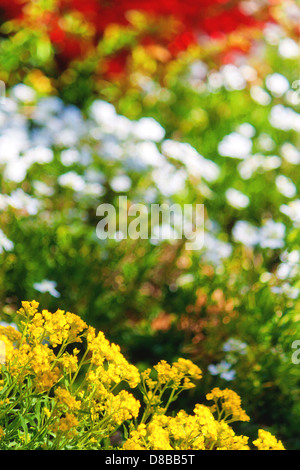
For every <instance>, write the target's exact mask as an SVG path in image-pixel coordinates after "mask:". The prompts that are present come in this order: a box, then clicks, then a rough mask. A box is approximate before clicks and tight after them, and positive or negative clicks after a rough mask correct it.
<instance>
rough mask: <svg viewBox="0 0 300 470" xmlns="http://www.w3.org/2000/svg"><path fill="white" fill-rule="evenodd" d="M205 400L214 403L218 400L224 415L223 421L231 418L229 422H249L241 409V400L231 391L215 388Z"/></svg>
mask: <svg viewBox="0 0 300 470" xmlns="http://www.w3.org/2000/svg"><path fill="white" fill-rule="evenodd" d="M206 398H207V400H214V401H215V403H217V402H218V401H219V400H220V402H221V408H222V410H223V412H224V414H225V416H224V419H227V418H230V417H231V420H234V421H249V420H250V418H249V416H248V415H247V414H246V412H245V411H244V410H243V409H242V408H241V398H240V397H239V395H238V394H237V393H235V392H234V391H233V390H229V389H228V388H226V389H225V390H220V389H219V388H218V387H216V388H214V389H213V390H212V391H211V392H210V393H208V394H207V395H206ZM214 409H215V407H214Z"/></svg>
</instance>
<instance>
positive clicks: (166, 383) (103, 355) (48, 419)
mask: <svg viewBox="0 0 300 470" xmlns="http://www.w3.org/2000/svg"><path fill="white" fill-rule="evenodd" d="M38 306H39V304H38V303H37V302H35V301H33V302H23V303H22V308H21V309H20V310H19V311H18V312H17V313H18V315H19V318H20V322H19V327H20V331H18V330H16V329H14V328H12V327H9V326H8V327H0V340H1V341H2V342H3V344H4V346H5V355H4V357H3V358H2V360H1V361H0V362H1V363H0V441H1V442H0V448H1V446H2V443H3V442H4V441H5V438H6V429H5V427H4V428H3V427H1V425H2V424H3V422H8V421H7V418H6V417H7V416H8V413H9V412H13V413H15V412H16V410H17V415H18V414H20V415H21V414H22V419H23V421H22V423H21V424H22V426H23V430H24V429H25V431H26V432H25V433H24V432H23V431H22V432H21V434H20V433H19V434H18V435H17V436H18V437H15V438H14V439H16V440H18V439H19V443H20V447H21V448H28V449H30V448H34V446H35V445H36V446H37V447H39V446H40V447H43V448H45V446H49V445H50V444H49V443H51V445H50V447H51V446H52V447H51V448H54V449H59V448H63V447H64V446H65V445H68V446H70V445H74V446H75V448H84V446H85V445H89V446H91V445H93V446H95V448H99V446H100V447H101V445H103V442H105V439H107V438H109V437H110V436H111V435H112V434H113V433H114V432H115V431H116V429H118V428H119V427H120V426H121V425H125V427H126V426H128V427H129V428H128V433H129V437H128V438H127V439H124V443H123V446H122V448H123V449H124V450H131V449H135V450H151V449H153V450H176V449H182V450H185V449H193V450H206V449H232V450H240V449H250V447H249V445H248V437H246V436H237V435H236V434H235V433H234V431H233V429H232V428H231V426H230V424H231V423H232V422H233V421H237V420H239V421H248V420H249V417H248V415H247V414H246V412H245V411H244V410H243V409H242V407H241V399H240V397H239V396H238V395H237V394H236V393H235V392H233V391H232V390H229V389H225V390H220V389H219V388H214V389H213V390H212V391H211V393H209V394H208V395H207V399H208V400H213V401H214V405H213V406H211V407H208V406H205V405H202V404H197V405H196V406H195V408H194V413H193V414H187V413H186V412H185V411H183V410H181V411H179V412H178V413H177V414H176V415H175V416H168V415H167V411H168V408H169V406H170V404H171V403H172V402H174V401H175V400H176V399H177V397H178V395H179V394H180V393H181V392H182V391H183V390H187V389H189V388H191V387H194V386H195V384H194V383H193V381H195V380H199V379H201V377H202V372H201V370H200V369H199V367H198V366H196V365H195V364H194V363H193V362H191V361H190V360H188V359H183V358H180V359H178V360H177V361H176V362H174V363H173V364H171V365H170V364H168V363H167V362H166V361H164V360H162V361H160V362H159V363H158V364H156V365H155V366H154V368H153V370H151V369H147V370H145V371H144V372H142V373H140V372H139V370H138V369H137V368H136V367H135V366H133V365H131V364H129V363H128V361H127V360H126V359H125V357H124V356H123V355H122V354H121V351H120V348H119V346H118V345H116V344H114V343H110V342H109V341H108V340H107V339H106V337H105V335H104V334H103V332H98V333H96V330H95V328H93V327H88V326H87V325H86V323H85V322H84V321H83V320H82V319H80V318H79V317H78V316H76V315H74V314H72V313H70V312H64V311H63V310H57V311H56V312H55V313H50V312H49V311H48V310H42V311H41V312H39V311H38ZM83 338H84V339H85V343H84V347H83V348H82V351H79V350H78V349H76V348H75V347H74V348H73V349H72V343H81V342H83ZM70 351H72V353H71V352H70ZM121 382H125V383H126V384H127V387H128V386H129V387H130V388H136V387H137V386H139V392H140V393H141V394H142V396H143V400H144V405H143V406H142V404H141V402H140V400H138V399H137V398H136V396H134V395H133V394H132V393H129V392H128V391H127V390H122V389H121V386H120V384H121ZM117 390H118V392H117ZM5 391H8V394H7V395H5V394H4V392H5ZM24 397H25V398H26V400H25V401H24V403H25V405H24V406H25V408H24V410H23V412H22V413H19V409H20V408H19V407H20V406H22V400H23V399H24ZM30 400H32V402H30ZM39 400H40V402H39ZM30 403H32V404H31V405H30ZM15 404H16V405H17V407H18V408H16V409H15V410H14V406H15ZM37 404H38V406H37ZM31 406H32V408H30V407H31ZM36 409H39V410H43V411H42V412H41V417H40V418H39V419H38V420H37V423H38V424H37V428H36V429H34V428H33V427H32V425H30V430H32V435H29V433H28V429H29V428H28V427H26V426H25V425H24V420H25V418H24V416H26V412H27V410H29V411H28V412H29V414H30V421H29V422H30V423H32V414H33V412H36V411H33V410H36ZM1 420H2V421H1ZM3 420H4V421H3ZM5 420H6V421H5ZM128 433H127V434H126V435H127V436H128ZM24 436H25V437H24ZM43 436H44V437H45V436H46V437H45V440H44V441H41V442H40V443H39V440H41V439H42V438H43ZM70 443H71V444H70ZM101 443H102V444H101ZM253 444H254V445H255V446H256V447H257V448H258V449H262V450H265V449H270V450H271V449H272V450H273V449H283V445H282V443H281V442H280V441H277V440H276V438H275V437H274V436H272V435H271V434H270V433H268V432H267V431H264V430H260V431H259V436H258V439H257V440H256V441H254V443H253ZM97 446H98V447H97Z"/></svg>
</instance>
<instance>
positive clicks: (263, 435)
mask: <svg viewBox="0 0 300 470" xmlns="http://www.w3.org/2000/svg"><path fill="white" fill-rule="evenodd" d="M253 444H254V445H255V446H256V447H257V448H258V450H284V447H283V445H282V442H281V441H278V440H277V439H276V437H275V436H273V435H272V434H271V433H270V432H269V431H265V430H264V429H259V431H258V439H256V440H255V441H253Z"/></svg>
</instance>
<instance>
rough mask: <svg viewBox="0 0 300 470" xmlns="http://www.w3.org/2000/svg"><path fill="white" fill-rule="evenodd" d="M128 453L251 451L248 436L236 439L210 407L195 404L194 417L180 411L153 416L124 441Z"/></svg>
mask: <svg viewBox="0 0 300 470" xmlns="http://www.w3.org/2000/svg"><path fill="white" fill-rule="evenodd" d="M123 449H125V450H134V449H136V450H187V449H188V450H212V449H214V450H225V449H226V450H249V449H250V447H249V446H248V437H246V436H236V435H235V433H234V431H233V429H232V428H231V427H230V426H229V425H228V424H227V423H226V422H225V421H218V420H216V419H215V417H214V416H213V414H212V413H211V411H210V410H209V408H207V407H206V406H204V405H199V404H198V405H196V407H195V409H194V415H188V414H187V413H186V412H185V411H180V412H179V413H178V414H177V415H176V416H175V417H167V416H165V415H162V416H160V415H154V416H153V418H152V420H151V421H150V423H149V424H148V425H140V426H139V427H138V428H137V430H134V431H132V433H131V435H130V437H129V439H128V440H127V441H126V442H125V444H124V446H123Z"/></svg>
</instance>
